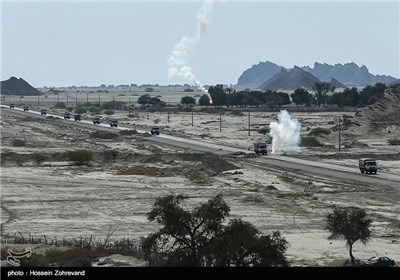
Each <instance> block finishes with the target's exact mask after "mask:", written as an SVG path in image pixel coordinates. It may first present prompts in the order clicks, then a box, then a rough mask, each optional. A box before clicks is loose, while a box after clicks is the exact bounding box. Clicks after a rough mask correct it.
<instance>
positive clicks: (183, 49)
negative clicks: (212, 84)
mask: <svg viewBox="0 0 400 280" xmlns="http://www.w3.org/2000/svg"><path fill="white" fill-rule="evenodd" d="M216 2H218V0H206V1H205V2H204V3H203V5H202V6H201V8H200V10H199V12H198V13H197V33H196V34H195V36H193V37H186V36H183V37H182V38H181V40H180V41H179V43H177V44H176V45H175V47H174V49H173V50H172V52H171V55H170V57H169V58H168V60H167V62H168V65H169V69H168V77H169V79H170V80H171V79H173V78H175V77H176V76H179V77H183V78H185V79H187V80H189V81H190V82H191V83H192V84H193V85H195V86H196V87H197V88H198V89H199V90H201V91H203V92H205V93H207V94H208V91H207V90H206V89H205V88H204V86H203V85H202V84H201V82H200V81H199V80H198V79H197V78H196V76H195V75H194V74H193V72H192V69H191V68H190V67H189V66H188V65H187V62H186V59H187V57H188V56H189V54H190V53H191V51H192V50H193V47H194V45H195V44H196V43H198V42H199V41H200V39H201V37H202V35H203V34H204V33H205V32H206V30H207V27H208V20H207V18H208V16H209V14H210V13H211V12H212V11H213V9H214V6H215V4H216ZM210 100H211V98H210Z"/></svg>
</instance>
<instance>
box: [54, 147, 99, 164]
mask: <svg viewBox="0 0 400 280" xmlns="http://www.w3.org/2000/svg"><path fill="white" fill-rule="evenodd" d="M61 157H62V158H64V159H66V160H68V161H73V162H74V164H75V165H85V164H88V163H89V161H91V160H93V152H92V151H88V150H75V151H67V152H64V153H62V154H61Z"/></svg>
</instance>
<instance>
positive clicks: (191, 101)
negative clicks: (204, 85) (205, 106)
mask: <svg viewBox="0 0 400 280" xmlns="http://www.w3.org/2000/svg"><path fill="white" fill-rule="evenodd" d="M181 104H182V105H186V106H192V105H196V99H195V98H194V97H191V96H184V97H182V98H181Z"/></svg>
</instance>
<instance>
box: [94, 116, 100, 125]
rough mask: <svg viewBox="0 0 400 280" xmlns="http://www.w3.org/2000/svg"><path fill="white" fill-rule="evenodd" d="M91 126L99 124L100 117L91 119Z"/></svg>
mask: <svg viewBox="0 0 400 280" xmlns="http://www.w3.org/2000/svg"><path fill="white" fill-rule="evenodd" d="M93 124H100V117H99V116H97V117H94V118H93Z"/></svg>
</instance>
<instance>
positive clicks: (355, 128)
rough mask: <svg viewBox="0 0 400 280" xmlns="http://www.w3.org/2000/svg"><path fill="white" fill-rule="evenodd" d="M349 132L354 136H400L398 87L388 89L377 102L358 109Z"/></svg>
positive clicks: (399, 94)
mask: <svg viewBox="0 0 400 280" xmlns="http://www.w3.org/2000/svg"><path fill="white" fill-rule="evenodd" d="M348 129H349V131H351V132H352V133H353V134H355V135H364V134H368V133H386V134H387V133H391V135H393V137H396V136H397V137H399V136H400V86H398V87H396V88H391V89H390V88H389V89H387V90H386V91H385V93H384V97H383V98H382V99H381V100H379V101H378V102H376V103H374V104H372V105H369V106H367V107H364V108H360V109H358V111H357V112H356V114H355V116H354V117H353V119H352V121H351V123H350V126H349V128H348Z"/></svg>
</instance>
